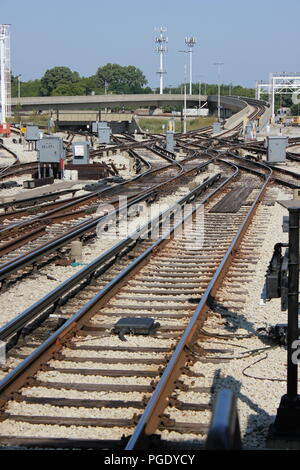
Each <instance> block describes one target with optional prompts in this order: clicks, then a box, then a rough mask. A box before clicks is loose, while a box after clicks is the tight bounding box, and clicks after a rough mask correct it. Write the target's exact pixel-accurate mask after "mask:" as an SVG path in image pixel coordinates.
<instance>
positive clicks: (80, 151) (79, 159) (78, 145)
mask: <svg viewBox="0 0 300 470" xmlns="http://www.w3.org/2000/svg"><path fill="white" fill-rule="evenodd" d="M72 153H73V163H74V164H79V165H80V164H88V163H89V162H90V144H89V143H88V142H73V144H72Z"/></svg>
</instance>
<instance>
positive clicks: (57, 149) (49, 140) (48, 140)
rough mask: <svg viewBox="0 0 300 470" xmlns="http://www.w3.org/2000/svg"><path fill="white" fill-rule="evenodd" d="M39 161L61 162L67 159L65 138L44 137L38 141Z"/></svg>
mask: <svg viewBox="0 0 300 470" xmlns="http://www.w3.org/2000/svg"><path fill="white" fill-rule="evenodd" d="M37 150H38V161H39V162H41V163H59V162H60V160H61V159H65V156H66V155H65V149H64V144H63V140H62V139H61V138H60V137H54V136H51V137H44V138H43V139H41V140H40V141H39V142H38V145H37Z"/></svg>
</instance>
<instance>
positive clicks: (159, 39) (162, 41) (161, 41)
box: [155, 26, 168, 95]
mask: <svg viewBox="0 0 300 470" xmlns="http://www.w3.org/2000/svg"><path fill="white" fill-rule="evenodd" d="M157 30H158V32H159V33H160V34H159V35H158V36H156V38H155V43H156V44H157V46H156V52H158V53H159V65H160V67H159V70H158V72H157V73H158V74H159V76H160V80H159V92H160V94H161V95H162V94H163V89H164V78H163V77H164V74H165V73H167V72H166V70H165V69H164V53H165V52H168V48H167V46H166V44H167V43H168V38H167V37H166V36H164V35H163V33H165V32H166V31H167V28H165V27H163V26H161V27H160V28H158V29H156V31H157Z"/></svg>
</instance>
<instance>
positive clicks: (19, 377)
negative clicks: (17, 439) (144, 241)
mask: <svg viewBox="0 0 300 470" xmlns="http://www.w3.org/2000/svg"><path fill="white" fill-rule="evenodd" d="M226 163H227V164H228V165H229V166H230V167H231V168H233V169H234V170H235V171H234V173H233V174H232V175H230V176H229V177H227V178H226V180H225V181H223V182H222V183H221V184H220V185H219V186H218V188H216V189H214V190H213V191H212V192H211V193H210V194H209V195H207V196H206V197H205V198H204V199H203V200H202V201H201V202H200V203H199V204H198V205H197V207H196V209H194V210H193V213H195V211H196V210H198V209H199V207H201V206H202V205H203V204H205V203H206V202H207V201H208V200H210V199H212V198H213V197H214V196H216V195H217V194H218V192H219V191H220V190H221V189H222V188H223V187H225V186H226V185H227V184H228V183H229V182H230V181H231V180H232V179H233V178H235V177H236V176H237V175H238V172H239V170H238V168H237V167H236V166H235V165H234V164H232V163H228V162H226ZM189 217H190V216H188V217H185V218H184V219H183V220H182V222H181V223H179V224H177V225H176V227H173V228H172V229H171V230H170V231H169V233H168V234H165V236H164V237H163V238H160V239H159V240H158V241H156V242H155V243H153V244H152V245H151V246H150V247H149V248H148V249H146V250H145V251H144V252H143V253H142V254H141V255H140V256H138V257H137V258H135V259H134V260H133V261H132V262H131V263H130V264H129V266H127V267H126V268H125V269H123V271H121V272H120V273H119V274H118V275H117V276H116V277H115V278H114V279H113V280H112V281H110V282H109V283H108V284H106V285H105V287H103V288H102V289H101V290H100V291H99V292H98V294H96V295H95V296H94V297H93V298H92V299H91V300H89V301H88V302H87V303H86V304H85V305H84V306H83V307H82V308H81V309H80V310H79V311H78V312H77V313H76V314H75V315H73V317H72V318H70V319H69V320H67V321H66V323H64V325H63V326H61V327H60V328H59V329H58V330H57V331H56V332H55V333H53V334H52V335H51V336H50V337H49V338H48V339H47V340H46V341H45V342H44V343H43V344H41V345H40V346H39V347H38V348H37V349H36V350H34V351H33V352H32V353H31V354H30V355H29V356H28V357H27V358H26V359H24V360H23V361H22V362H21V363H20V364H19V365H18V366H17V367H16V368H15V369H14V370H12V371H11V372H10V373H9V374H7V376H5V377H4V378H3V379H2V380H1V382H0V407H2V406H3V405H5V403H6V402H7V401H8V400H9V399H10V394H11V393H12V392H15V391H17V390H19V389H20V388H21V387H22V386H23V385H24V384H25V383H26V381H27V380H28V377H29V376H32V375H33V374H35V373H36V372H37V371H38V370H39V368H40V366H41V364H43V363H44V362H46V361H48V360H49V358H51V357H52V356H53V354H54V353H55V352H57V351H58V350H59V349H60V348H61V347H62V346H63V343H64V342H65V341H67V340H68V339H69V338H70V337H72V336H73V335H75V334H76V332H77V331H79V330H80V329H81V328H82V326H83V325H84V323H85V322H86V321H87V320H89V319H90V318H91V317H92V315H93V314H94V312H95V310H96V309H97V308H99V306H100V305H101V304H103V303H105V302H107V301H108V300H109V299H110V298H111V297H113V295H114V294H115V292H116V291H118V290H119V289H120V287H122V286H123V285H124V284H125V283H126V282H127V280H128V276H130V275H132V274H134V273H135V272H137V271H139V270H140V269H141V268H142V267H143V266H144V265H145V264H146V263H147V262H148V260H149V259H150V258H151V256H152V255H153V253H155V252H156V251H157V249H158V247H163V246H164V245H165V244H166V243H168V239H167V238H166V237H172V236H174V232H175V228H177V227H178V225H181V224H183V223H184V222H185V220H186V219H188V218H189Z"/></svg>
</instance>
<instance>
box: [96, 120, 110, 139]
mask: <svg viewBox="0 0 300 470" xmlns="http://www.w3.org/2000/svg"><path fill="white" fill-rule="evenodd" d="M110 136H111V128H110V127H109V126H108V124H107V122H99V123H98V139H99V144H109V143H110Z"/></svg>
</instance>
